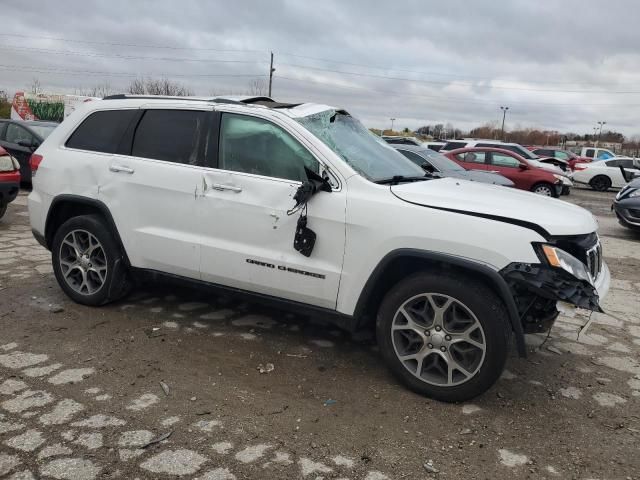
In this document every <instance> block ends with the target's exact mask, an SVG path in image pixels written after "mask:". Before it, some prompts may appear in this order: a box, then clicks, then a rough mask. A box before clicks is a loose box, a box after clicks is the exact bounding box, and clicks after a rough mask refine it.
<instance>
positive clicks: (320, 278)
mask: <svg viewBox="0 0 640 480" xmlns="http://www.w3.org/2000/svg"><path fill="white" fill-rule="evenodd" d="M219 132H220V134H219V142H218V143H219V148H218V152H219V153H218V159H217V161H216V163H215V165H212V168H210V169H208V170H207V171H206V172H205V174H204V176H203V183H204V184H205V190H204V194H203V198H202V201H200V202H199V203H198V216H199V219H200V220H199V224H200V228H201V232H202V234H201V236H202V262H201V271H202V278H203V280H206V281H209V282H212V283H217V284H222V285H226V286H229V287H233V288H238V289H242V290H248V291H251V292H256V293H261V294H265V295H269V296H275V297H280V298H286V299H290V300H295V301H298V302H302V303H306V304H312V305H315V306H319V307H324V308H331V309H334V308H335V307H336V300H337V296H338V286H339V282H340V275H341V273H342V261H343V255H344V242H345V210H346V191H345V188H346V187H341V184H340V182H339V181H337V182H335V184H336V186H335V188H333V189H332V191H331V192H319V193H317V194H315V195H314V196H313V197H312V198H311V200H310V201H309V203H308V218H307V222H308V225H307V226H308V227H309V228H310V229H312V230H313V231H314V232H315V233H316V235H317V240H316V243H315V248H314V249H313V251H312V253H311V255H310V256H309V257H306V256H304V255H302V254H301V253H299V252H298V251H296V250H295V249H294V248H293V240H294V235H295V233H296V225H297V221H298V218H299V216H300V213H298V212H296V213H294V214H291V215H289V214H288V210H290V209H291V208H292V207H293V206H294V204H295V201H294V199H293V196H294V195H295V193H296V191H297V189H298V187H299V186H300V185H301V184H302V182H303V181H304V180H306V178H307V174H306V173H305V167H307V168H309V169H311V170H312V171H314V172H316V173H321V172H322V170H321V169H320V161H319V160H318V159H319V158H320V157H319V154H318V153H317V152H315V151H313V144H311V143H310V142H308V141H307V140H306V139H304V138H303V137H300V136H299V134H297V133H294V132H293V131H292V130H291V129H287V128H286V127H285V125H283V124H276V123H274V121H273V120H270V119H266V118H260V117H259V116H250V115H244V114H236V113H223V114H222V116H221V119H220V128H219Z"/></svg>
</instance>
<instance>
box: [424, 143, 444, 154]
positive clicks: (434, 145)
mask: <svg viewBox="0 0 640 480" xmlns="http://www.w3.org/2000/svg"><path fill="white" fill-rule="evenodd" d="M446 144H447V142H423V143H422V145H423V146H425V147H427V148H430V149H431V150H433V151H434V152H439V151H440V150H442V147H444V146H445V145H446Z"/></svg>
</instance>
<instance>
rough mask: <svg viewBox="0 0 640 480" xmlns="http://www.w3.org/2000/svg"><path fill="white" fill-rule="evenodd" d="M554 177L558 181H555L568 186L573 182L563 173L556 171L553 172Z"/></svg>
mask: <svg viewBox="0 0 640 480" xmlns="http://www.w3.org/2000/svg"><path fill="white" fill-rule="evenodd" d="M553 176H554V178H555V179H556V180H558V182H556V183H561V184H562V185H566V186H568V187H570V186H572V185H573V183H571V180H569V179H568V178H567V177H566V176H564V175H558V174H557V173H554V174H553Z"/></svg>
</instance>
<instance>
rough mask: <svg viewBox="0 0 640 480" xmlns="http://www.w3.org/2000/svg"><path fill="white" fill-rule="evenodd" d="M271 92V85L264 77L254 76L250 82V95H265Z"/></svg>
mask: <svg viewBox="0 0 640 480" xmlns="http://www.w3.org/2000/svg"><path fill="white" fill-rule="evenodd" d="M268 93H269V85H268V84H267V82H266V80H265V79H264V78H254V79H253V80H251V82H249V95H254V96H256V97H264V96H266V95H267V94H268Z"/></svg>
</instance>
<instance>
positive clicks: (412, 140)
mask: <svg viewBox="0 0 640 480" xmlns="http://www.w3.org/2000/svg"><path fill="white" fill-rule="evenodd" d="M382 139H383V140H384V141H385V142H387V143H390V144H393V145H417V146H422V142H421V141H420V140H418V139H417V138H416V137H402V136H397V135H383V136H382Z"/></svg>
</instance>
